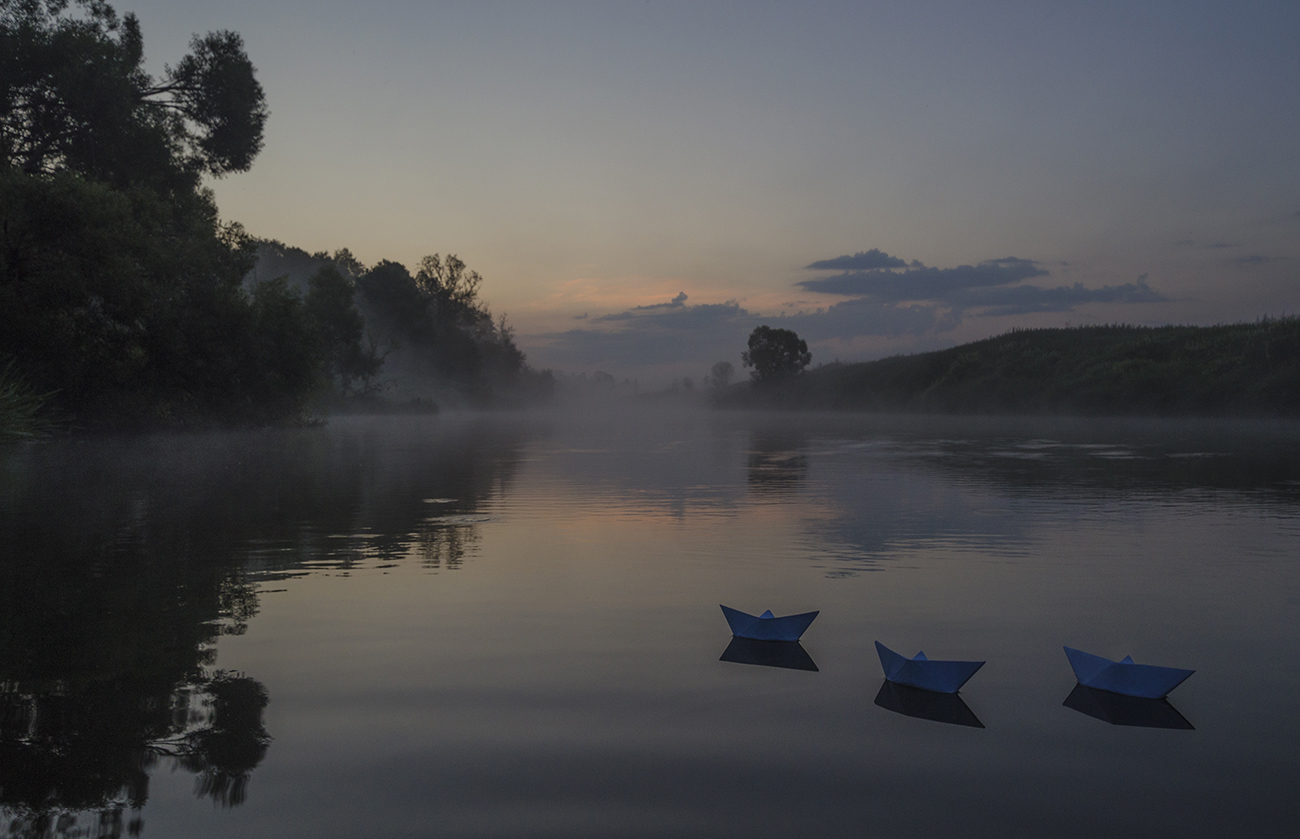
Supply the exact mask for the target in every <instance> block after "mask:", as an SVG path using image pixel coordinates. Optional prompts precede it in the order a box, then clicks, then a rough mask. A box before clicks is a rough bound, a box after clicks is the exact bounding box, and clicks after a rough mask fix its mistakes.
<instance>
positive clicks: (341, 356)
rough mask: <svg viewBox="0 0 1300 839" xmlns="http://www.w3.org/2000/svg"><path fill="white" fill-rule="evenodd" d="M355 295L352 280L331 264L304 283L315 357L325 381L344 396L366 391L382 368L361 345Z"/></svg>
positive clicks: (377, 358)
mask: <svg viewBox="0 0 1300 839" xmlns="http://www.w3.org/2000/svg"><path fill="white" fill-rule="evenodd" d="M355 295H356V286H355V285H354V284H353V282H352V280H351V279H350V278H348V277H345V276H344V275H343V273H342V272H341V271H339V269H338V268H336V267H335V266H334V265H333V264H327V265H322V266H321V267H320V268H319V269H318V270H317V271H316V273H315V274H313V275H312V276H311V279H310V280H308V291H307V298H306V305H307V314H308V316H309V317H310V319H311V322H312V326H313V328H314V330H315V335H314V339H315V342H316V346H315V347H314V350H315V355H316V357H317V359H318V360H319V362H320V364H321V365H322V373H323V375H324V376H325V378H326V379H327V380H328V382H329V383H330V384H331V385H332V386H333V387H334V388H335V389H336V390H337V391H338V392H340V393H342V394H344V395H348V394H351V393H353V392H355V391H360V392H368V391H370V390H371V389H372V384H371V383H372V381H373V379H374V377H375V375H376V374H377V373H378V372H379V370H380V368H381V367H383V364H384V360H383V358H381V357H380V356H379V354H378V352H377V351H376V349H375V348H374V347H373V346H371V347H364V346H363V344H362V338H363V336H364V334H365V319H364V318H363V317H362V316H361V312H360V311H358V310H357V307H356V302H355V299H354V298H355ZM358 383H359V384H360V386H359V387H358Z"/></svg>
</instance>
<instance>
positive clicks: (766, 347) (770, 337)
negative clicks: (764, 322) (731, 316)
mask: <svg viewBox="0 0 1300 839" xmlns="http://www.w3.org/2000/svg"><path fill="white" fill-rule="evenodd" d="M740 360H741V361H742V362H744V364H745V366H746V367H752V368H754V369H753V371H752V372H751V373H750V378H752V379H753V380H754V381H756V382H770V381H775V380H776V379H781V378H785V377H787V376H794V375H797V374H798V373H799V372H800V371H801V370H803V368H805V367H807V366H808V364H809V363H811V362H812V353H810V352H808V342H807V341H805V340H803V339H802V338H800V337H799V336H798V335H797V334H795V332H794V331H793V330H790V329H773V328H772V327H770V326H758V327H755V328H754V331H753V332H751V333H750V334H749V349H748V350H747V351H746V352H743V353H741V354H740Z"/></svg>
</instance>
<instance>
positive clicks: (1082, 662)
mask: <svg viewBox="0 0 1300 839" xmlns="http://www.w3.org/2000/svg"><path fill="white" fill-rule="evenodd" d="M1065 655H1066V657H1067V658H1069V659H1070V667H1072V668H1073V669H1074V677H1075V678H1076V679H1078V680H1079V684H1081V685H1083V686H1084V687H1090V688H1096V689H1097V690H1108V691H1110V692H1111V693H1118V694H1121V695H1123V696H1136V697H1138V698H1140V699H1164V698H1165V697H1166V696H1168V695H1169V692H1170V691H1171V690H1173V689H1174V688H1176V687H1178V686H1179V685H1181V684H1182V683H1183V682H1184V681H1186V680H1187V677H1188V676H1190V675H1192V674H1193V673H1195V672H1196V671H1195V670H1182V669H1180V668H1177V667H1156V666H1154V665H1151V664H1135V663H1134V662H1133V661H1132V659H1128V658H1126V659H1124V660H1123V661H1111V660H1110V659H1108V658H1102V657H1101V656H1099V655H1093V654H1091V653H1085V652H1083V651H1081V650H1076V649H1073V648H1071V647H1066V648H1065Z"/></svg>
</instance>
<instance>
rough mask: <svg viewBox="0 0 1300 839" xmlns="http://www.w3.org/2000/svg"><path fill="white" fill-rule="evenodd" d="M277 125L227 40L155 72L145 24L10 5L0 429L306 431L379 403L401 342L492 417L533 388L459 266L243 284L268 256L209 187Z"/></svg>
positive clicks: (0, 267)
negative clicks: (270, 124)
mask: <svg viewBox="0 0 1300 839" xmlns="http://www.w3.org/2000/svg"><path fill="white" fill-rule="evenodd" d="M267 116H268V111H267V108H266V103H265V97H264V95H263V92H262V88H261V86H260V85H259V84H258V82H257V79H256V76H255V71H254V68H253V65H252V63H251V62H250V61H249V59H248V57H247V55H246V54H245V52H244V47H243V42H242V40H241V39H240V37H239V35H237V34H235V33H233V32H214V33H209V34H208V35H205V36H202V37H199V36H196V37H195V38H194V40H193V41H192V43H191V52H190V53H189V54H188V55H186V56H184V57H183V58H182V59H181V60H180V61H179V62H178V63H177V64H176V65H175V66H170V65H169V67H168V69H167V72H166V75H165V77H163V78H159V79H155V78H153V77H152V76H150V75H149V74H148V73H146V72H145V70H144V49H143V38H142V34H141V28H140V24H139V22H138V21H137V20H136V18H135V17H134V16H133V15H126V16H124V17H119V16H118V15H117V13H116V12H115V11H114V10H113V9H112V7H111V6H109V5H108V4H107V3H104V2H102V0H74V2H57V1H56V2H40V0H0V436H5V435H9V436H14V435H21V434H23V433H25V432H29V431H32V430H34V429H39V428H40V427H41V424H42V422H45V423H47V424H48V421H49V419H50V417H57V418H59V419H60V420H61V421H63V422H64V423H65V424H71V425H76V426H82V427H156V426H193V425H209V424H263V423H276V422H286V421H294V420H299V419H303V418H306V417H308V416H309V415H311V414H312V412H313V410H314V409H315V408H316V407H317V406H320V405H322V404H325V403H326V402H329V401H331V400H333V401H335V402H337V400H339V399H347V398H353V397H357V396H360V395H364V396H367V397H370V398H372V399H373V398H374V397H375V396H376V394H378V393H379V392H380V390H381V388H382V385H383V383H384V381H385V380H384V378H383V376H382V371H383V370H384V368H385V366H386V361H385V359H386V358H387V356H388V355H389V354H391V353H394V352H396V351H397V350H398V348H399V347H402V348H405V350H406V352H407V354H408V355H412V356H413V357H416V358H418V359H420V360H419V365H420V366H422V368H425V369H427V370H428V371H429V372H430V374H431V375H437V376H439V377H441V378H442V379H444V380H446V381H448V382H450V383H451V385H452V387H453V388H455V389H459V390H462V391H466V392H468V393H470V394H472V396H473V397H474V399H476V400H477V401H478V402H479V403H483V402H491V401H492V399H493V396H494V394H496V393H497V392H499V391H501V390H502V389H505V388H507V387H509V386H510V385H511V384H512V383H516V382H518V381H519V380H520V379H521V378H523V377H525V374H526V368H525V366H524V358H523V355H522V353H520V352H519V351H518V349H517V347H515V345H514V342H513V340H512V337H511V335H510V333H509V329H508V328H507V327H506V325H505V323H504V321H493V320H492V317H491V314H490V312H489V311H488V309H487V307H486V306H485V305H484V304H483V303H482V301H480V300H479V299H478V296H477V294H478V289H479V282H480V280H479V278H478V275H477V274H475V273H474V272H471V271H467V270H466V269H465V267H464V265H463V264H462V263H460V261H459V260H456V259H455V258H454V257H450V258H448V259H445V260H443V259H439V258H437V257H432V258H429V259H426V260H425V262H424V263H422V264H421V265H420V266H419V268H418V270H417V271H416V273H415V274H414V275H412V274H410V273H409V272H408V271H407V270H406V268H404V267H403V266H401V265H398V264H397V263H392V262H381V263H379V264H378V265H375V266H370V267H366V266H362V265H360V264H359V263H357V262H356V260H355V259H351V258H350V257H349V258H342V257H345V255H346V252H340V253H339V254H337V255H336V256H338V257H341V258H340V259H331V260H329V261H328V264H322V265H321V266H319V267H318V270H317V271H316V272H315V273H314V274H313V275H312V276H311V277H309V278H307V279H306V281H305V282H302V283H293V282H291V281H290V280H289V279H287V278H282V277H257V278H256V279H255V280H254V281H248V280H247V279H246V278H248V277H249V275H250V274H251V273H253V272H254V268H255V266H256V265H257V263H258V258H259V255H258V248H259V243H258V241H256V240H255V239H253V238H252V237H251V236H249V235H248V234H247V233H246V232H245V231H244V230H243V228H241V227H240V226H239V225H238V224H235V223H230V222H224V221H222V220H221V219H220V217H219V215H218V212H217V207H216V204H215V201H214V199H213V194H212V192H211V190H210V189H208V188H206V187H205V186H204V185H203V178H204V177H221V176H223V175H225V174H228V173H231V172H241V171H245V170H247V169H248V168H249V167H250V166H251V165H252V162H253V159H254V158H255V157H256V156H257V154H258V152H259V151H260V150H261V147H262V133H263V127H264V125H265V122H266V119H267ZM412 351H414V352H412ZM541 384H542V385H543V386H544V381H543V382H542V383H541ZM535 389H536V388H535ZM543 389H544V387H543ZM323 400H324V401H323ZM34 405H36V406H38V407H39V408H40V409H39V410H33V406H34Z"/></svg>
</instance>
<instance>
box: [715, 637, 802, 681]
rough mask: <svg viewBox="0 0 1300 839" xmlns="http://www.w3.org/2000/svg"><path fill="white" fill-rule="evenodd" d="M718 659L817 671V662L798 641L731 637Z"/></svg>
mask: <svg viewBox="0 0 1300 839" xmlns="http://www.w3.org/2000/svg"><path fill="white" fill-rule="evenodd" d="M718 661H729V662H732V663H733V664H756V665H758V666H760V667H781V668H784V669H786V670H810V671H812V672H814V673H815V672H817V662H815V661H813V659H812V656H810V655H808V651H807V650H805V649H804V648H803V645H802V644H800V643H799V642H798V641H755V640H753V639H752V638H736V637H732V639H731V643H730V644H728V645H727V648H726V649H725V650H723V651H722V657H721V658H719V659H718Z"/></svg>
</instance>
